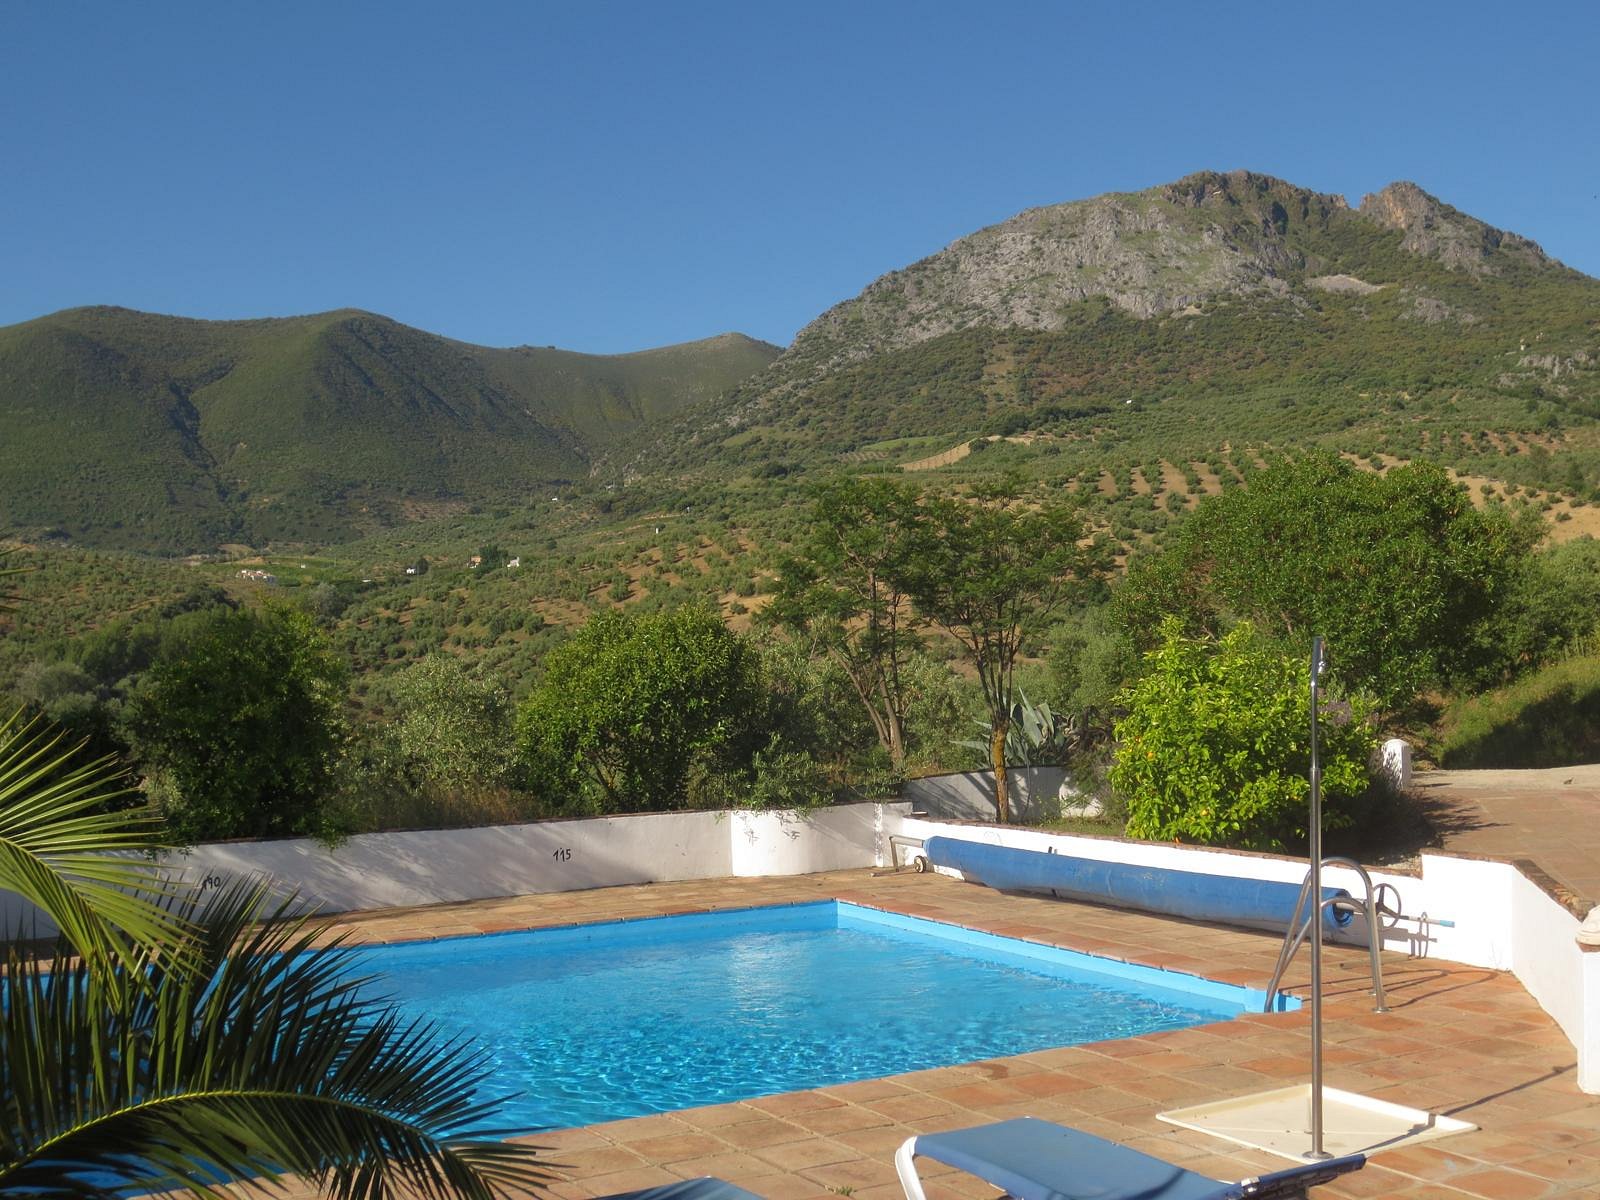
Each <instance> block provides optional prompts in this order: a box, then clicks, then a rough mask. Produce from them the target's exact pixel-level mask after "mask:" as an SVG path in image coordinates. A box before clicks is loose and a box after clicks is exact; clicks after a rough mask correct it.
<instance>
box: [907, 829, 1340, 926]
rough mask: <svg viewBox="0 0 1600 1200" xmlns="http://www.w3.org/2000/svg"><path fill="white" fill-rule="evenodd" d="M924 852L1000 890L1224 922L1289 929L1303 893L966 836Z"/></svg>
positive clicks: (1335, 893)
mask: <svg viewBox="0 0 1600 1200" xmlns="http://www.w3.org/2000/svg"><path fill="white" fill-rule="evenodd" d="M922 853H923V854H924V856H926V858H927V860H928V861H929V862H930V863H932V864H933V865H934V866H936V867H950V868H953V869H955V870H957V871H960V872H961V874H962V875H963V876H964V877H965V878H967V879H971V880H975V881H977V882H978V883H984V884H987V885H988V886H990V887H992V888H995V889H996V890H998V891H1004V892H1048V893H1049V894H1051V895H1053V896H1059V897H1061V898H1063V899H1067V900H1087V901H1090V902H1091V903H1094V904H1114V905H1118V906H1120V907H1123V908H1137V909H1142V910H1144V911H1145V912H1157V913H1166V914H1168V915H1170V916H1174V917H1187V918H1189V919H1190V920H1195V921H1216V922H1218V923H1220V924H1224V925H1248V926H1267V927H1270V928H1272V929H1275V930H1284V929H1287V928H1288V927H1289V922H1290V920H1291V919H1292V918H1293V916H1294V908H1295V902H1296V901H1297V900H1298V899H1299V897H1300V887H1299V885H1298V884H1293V883H1279V882H1276V881H1273V880H1270V879H1241V878H1238V877H1236V876H1232V875H1207V874H1203V873H1201V872H1198V871H1174V870H1170V869H1169V868H1166V867H1143V866H1137V865H1135V864H1133V863H1113V862H1102V861H1100V860H1099V859H1095V858H1073V857H1070V856H1069V855H1065V854H1051V853H1048V852H1046V851H1042V850H1018V849H1015V848H1013V847H1010V846H995V845H989V844H986V843H984V842H969V841H966V840H964V839H962V838H948V837H931V838H929V839H928V840H927V841H926V842H925V843H924V844H923V847H922ZM1322 897H1323V899H1324V900H1328V899H1334V898H1340V899H1346V900H1348V899H1349V898H1350V893H1349V892H1347V891H1345V890H1344V889H1343V888H1323V889H1322ZM1322 912H1323V927H1324V928H1325V929H1326V930H1328V931H1329V932H1330V933H1331V932H1333V931H1334V930H1335V929H1338V928H1340V927H1342V926H1345V925H1348V924H1349V923H1350V917H1351V914H1350V913H1349V912H1347V911H1345V910H1343V909H1340V908H1334V907H1331V906H1330V907H1326V908H1324V909H1323V910H1322ZM1303 919H1304V918H1303V917H1302V920H1303Z"/></svg>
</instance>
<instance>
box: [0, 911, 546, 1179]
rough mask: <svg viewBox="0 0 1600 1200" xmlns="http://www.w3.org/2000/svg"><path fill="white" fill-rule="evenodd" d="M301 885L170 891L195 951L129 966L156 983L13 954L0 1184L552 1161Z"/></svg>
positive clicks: (449, 1173)
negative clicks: (518, 1135) (389, 1001)
mask: <svg viewBox="0 0 1600 1200" xmlns="http://www.w3.org/2000/svg"><path fill="white" fill-rule="evenodd" d="M292 903H293V902H292V901H281V902H278V903H277V905H276V907H269V905H268V902H267V899H266V893H265V891H264V890H262V889H261V888H259V887H245V886H235V887H232V888H229V889H226V890H225V891H224V892H223V893H222V894H221V895H219V896H217V897H216V898H215V899H213V900H212V901H211V903H210V904H209V905H208V906H206V907H205V908H204V909H202V908H201V903H200V901H199V900H198V899H186V900H184V901H183V902H182V903H179V904H176V905H175V906H174V912H175V915H176V916H178V917H179V918H180V919H181V920H182V921H183V922H184V923H185V925H187V926H190V927H191V933H190V934H189V937H188V942H189V945H188V947H187V949H188V952H187V953H186V954H184V955H181V956H173V955H171V954H167V953H160V952H154V951H144V952H143V957H142V959H140V960H139V961H136V962H131V963H129V964H127V965H125V966H121V967H119V968H118V970H119V971H125V972H127V973H130V974H134V975H137V976H139V977H141V978H143V979H145V980H146V981H147V984H148V986H142V987H128V986H110V987H107V986H105V985H104V984H103V983H102V982H101V981H100V980H99V979H98V978H97V973H96V972H95V971H94V970H92V969H90V968H89V967H88V966H87V965H82V964H79V965H72V966H68V967H66V968H58V969H57V970H56V971H55V972H54V973H53V974H51V975H49V976H47V975H46V973H45V972H44V970H43V969H42V968H40V967H38V966H35V965H32V964H29V963H28V962H26V961H23V960H21V959H20V958H19V957H18V956H16V955H13V956H12V961H11V963H10V968H11V969H10V970H9V972H8V973H7V974H6V975H5V976H4V977H3V978H0V1103H4V1104H5V1105H7V1106H8V1108H9V1109H10V1111H9V1112H8V1113H7V1119H6V1120H5V1121H4V1123H3V1124H4V1129H3V1130H0V1137H3V1138H4V1139H5V1140H4V1143H3V1144H0V1196H10V1195H24V1194H26V1195H39V1196H62V1197H66V1196H74V1197H82V1196H95V1197H109V1196H111V1195H112V1194H114V1193H118V1192H121V1193H124V1194H126V1193H127V1192H128V1191H129V1190H130V1189H131V1190H144V1191H154V1190H168V1189H170V1190H177V1191H188V1192H191V1193H194V1194H202V1195H203V1194H207V1193H208V1192H209V1191H210V1190H211V1189H214V1188H216V1187H218V1186H220V1185H222V1184H225V1183H228V1182H231V1181H234V1180H239V1179H243V1178H251V1177H257V1178H262V1179H266V1180H269V1181H270V1180H277V1179H280V1178H282V1177H283V1176H285V1175H296V1176H301V1177H304V1178H306V1179H308V1180H310V1181H312V1182H314V1183H315V1184H316V1185H317V1187H318V1188H319V1189H320V1190H321V1191H322V1192H324V1193H325V1194H328V1195H332V1196H335V1197H340V1198H352V1200H354V1198H367V1197H372V1198H374V1200H376V1198H380V1197H388V1196H392V1195H396V1194H399V1193H400V1191H402V1190H403V1191H404V1192H405V1193H406V1194H410V1195H416V1196H420V1197H424V1198H431V1197H445V1196H459V1197H470V1198H473V1200H479V1198H482V1200H487V1198H488V1197H491V1196H493V1195H496V1194H499V1193H502V1192H505V1191H507V1190H509V1189H512V1188H521V1187H529V1186H532V1185H533V1184H534V1183H536V1182H537V1181H538V1180H540V1179H541V1178H543V1173H542V1172H541V1171H540V1169H539V1167H538V1165H537V1163H536V1161H535V1159H534V1157H533V1154H534V1151H533V1149H532V1148H531V1147H528V1146H518V1145H512V1144H509V1143H505V1142H501V1141H497V1140H494V1135H495V1133H496V1132H501V1133H503V1132H505V1131H494V1130H489V1129H486V1128H485V1125H486V1123H487V1122H488V1121H489V1119H490V1118H491V1117H492V1114H493V1112H494V1111H495V1108H496V1102H493V1101H486V1100H482V1099H478V1098H477V1090H478V1088H479V1087H480V1086H481V1085H482V1084H484V1083H485V1082H486V1081H487V1079H488V1077H489V1074H490V1067H489V1064H488V1062H487V1060H486V1058H485V1057H484V1056H483V1055H482V1054H480V1053H477V1052H474V1051H471V1050H470V1049H468V1048H467V1047H465V1046H464V1045H462V1044H461V1043H459V1042H455V1041H450V1040H447V1039H445V1038H442V1037H441V1036H440V1035H439V1033H438V1031H437V1030H436V1029H435V1028H434V1027H433V1026H431V1025H429V1024H427V1023H417V1022H407V1021H405V1020H403V1019H402V1018H401V1017H400V1016H398V1015H397V1014H396V1013H395V1012H394V1011H393V1010H392V1009H390V1008H388V1007H387V1006H385V1005H384V1004H383V1003H382V1002H381V1001H379V1000H377V999H374V998H373V996H372V992H371V987H370V982H371V981H370V980H365V979H362V978H360V977H358V976H356V975H354V974H352V972H351V967H352V965H353V964H352V962H351V960H350V951H349V950H348V949H345V948H342V947H337V946H336V947H334V948H332V949H329V950H314V949H313V946H312V940H313V934H312V932H311V931H310V930H309V929H308V928H307V926H306V925H305V923H304V919H303V918H300V917H294V916H292V915H291V907H290V906H291V904H292Z"/></svg>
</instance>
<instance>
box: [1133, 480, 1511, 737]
mask: <svg viewBox="0 0 1600 1200" xmlns="http://www.w3.org/2000/svg"><path fill="white" fill-rule="evenodd" d="M1538 532H1539V530H1538V528H1537V527H1536V526H1535V525H1532V524H1529V523H1527V522H1526V521H1524V522H1521V523H1519V522H1517V521H1514V520H1512V519H1511V518H1510V517H1509V516H1508V515H1507V514H1506V513H1504V512H1503V511H1499V510H1495V509H1489V510H1484V511H1479V510H1477V509H1475V508H1474V507H1473V506H1472V502H1471V498H1470V497H1469V496H1468V495H1467V493H1466V492H1465V491H1464V490H1463V489H1462V488H1460V487H1458V486H1457V485H1456V484H1454V483H1453V482H1451V480H1450V478H1449V476H1448V475H1446V474H1445V472H1444V470H1443V469H1442V468H1440V467H1437V466H1434V465H1432V464H1425V463H1418V464H1413V465H1411V466H1407V467H1400V468H1397V469H1395V470H1392V471H1390V472H1388V473H1387V474H1384V475H1381V476H1380V475H1373V474H1369V473H1366V472H1362V471H1358V470H1356V469H1355V468H1354V467H1352V466H1351V465H1350V464H1349V463H1347V462H1344V461H1343V460H1341V459H1339V458H1338V457H1336V456H1334V455H1332V454H1327V453H1322V452H1318V453H1314V454H1309V455H1307V456H1306V457H1304V458H1302V459H1299V460H1296V461H1293V462H1284V463H1280V464H1277V465H1275V466H1273V467H1271V468H1269V469H1267V470H1263V471H1260V472H1257V473H1256V474H1255V475H1254V476H1253V477H1252V478H1251V480H1250V485H1249V487H1247V488H1238V489H1235V490H1233V491H1231V492H1229V493H1227V494H1226V495H1222V496H1216V497H1211V498H1209V499H1207V500H1205V501H1204V502H1202V503H1201V505H1200V506H1199V507H1198V508H1197V509H1196V510H1195V512H1194V513H1193V515H1192V516H1190V517H1189V519H1188V520H1186V521H1185V522H1184V523H1183V525H1181V526H1180V527H1179V529H1178V530H1177V532H1176V534H1175V535H1174V538H1173V540H1172V541H1171V543H1170V544H1169V545H1168V546H1167V548H1165V549H1164V550H1162V551H1160V552H1159V553H1157V554H1155V555H1153V556H1151V557H1148V558H1145V559H1143V560H1141V561H1140V562H1138V563H1136V564H1135V566H1134V567H1133V568H1132V569H1130V571H1129V574H1128V578H1127V580H1126V582H1125V583H1124V585H1123V586H1122V587H1121V588H1119V589H1118V593H1117V596H1116V601H1115V603H1116V607H1117V610H1118V612H1119V614H1120V616H1121V617H1122V619H1123V620H1125V621H1126V623H1127V624H1128V626H1129V627H1130V628H1131V629H1132V630H1133V631H1135V633H1136V635H1137V636H1138V637H1139V638H1140V639H1141V641H1142V644H1143V645H1144V646H1146V647H1148V646H1150V645H1151V644H1153V642H1154V640H1155V638H1156V635H1157V630H1158V629H1159V628H1160V627H1161V622H1162V620H1163V619H1164V618H1165V617H1167V616H1176V617H1178V618H1179V619H1180V620H1181V621H1182V623H1183V625H1184V627H1185V628H1186V629H1187V630H1188V631H1189V632H1191V633H1198V632H1202V631H1209V632H1212V633H1216V632H1220V631H1221V630H1222V629H1224V628H1226V627H1227V626H1228V624H1229V623H1230V622H1231V621H1233V620H1240V619H1246V620H1250V621H1252V622H1254V623H1255V625H1256V626H1257V628H1259V629H1260V630H1261V631H1262V632H1263V633H1264V634H1266V635H1268V636H1270V637H1273V638H1276V639H1279V640H1280V641H1283V642H1285V643H1294V642H1297V641H1303V640H1306V639H1309V638H1310V636H1311V635H1312V634H1313V633H1320V634H1324V635H1325V636H1327V637H1328V639H1329V641H1330V643H1331V644H1333V645H1336V646H1337V648H1338V653H1339V671H1340V675H1341V677H1342V678H1344V679H1345V680H1348V681H1350V682H1351V683H1352V684H1353V685H1355V686H1359V687H1361V688H1364V689H1369V690H1371V691H1372V692H1373V693H1375V694H1376V695H1377V696H1378V697H1379V698H1380V699H1381V700H1382V702H1383V703H1384V704H1385V705H1386V706H1388V707H1390V708H1395V707H1400V706H1403V705H1404V704H1406V703H1408V702H1409V701H1410V700H1411V699H1412V698H1414V697H1415V696H1416V695H1417V693H1418V692H1419V691H1420V690H1421V689H1423V688H1424V687H1427V686H1430V685H1433V684H1437V683H1441V682H1445V681H1448V680H1451V679H1453V678H1457V677H1460V676H1462V675H1463V674H1469V673H1471V672H1473V671H1477V670H1481V669H1482V667H1483V661H1484V656H1485V655H1486V654H1488V653H1490V651H1488V650H1486V646H1488V645H1490V644H1492V643H1493V642H1494V641H1495V638H1494V637H1493V636H1492V634H1490V633H1488V632H1486V627H1488V626H1491V625H1492V624H1493V622H1495V621H1496V619H1497V618H1498V615H1499V612H1500V606H1501V604H1502V602H1503V601H1504V600H1505V598H1506V597H1507V596H1508V595H1509V594H1510V592H1511V591H1512V588H1513V586H1514V583H1515V581H1516V578H1517V575H1518V571H1519V569H1520V567H1521V564H1522V562H1523V561H1524V559H1525V558H1526V556H1527V554H1528V552H1529V549H1530V547H1531V545H1532V543H1533V541H1534V540H1535V539H1536V537H1537V536H1538Z"/></svg>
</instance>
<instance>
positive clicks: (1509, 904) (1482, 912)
mask: <svg viewBox="0 0 1600 1200" xmlns="http://www.w3.org/2000/svg"><path fill="white" fill-rule="evenodd" d="M885 832H886V834H890V835H896V834H898V835H903V836H906V837H912V838H930V837H934V836H943V837H952V838H963V839H965V840H967V841H973V842H983V843H985V844H989V845H998V846H1009V847H1013V848H1016V849H1020V850H1046V849H1048V848H1050V847H1054V849H1055V852H1056V853H1057V854H1065V855H1071V856H1075V857H1080V858H1094V859H1099V860H1100V861H1102V862H1118V863H1129V864H1133V865H1137V866H1148V867H1165V868H1168V869H1170V870H1175V871H1194V872H1199V873H1202V874H1212V875H1229V876H1232V877H1234V878H1245V879H1270V880H1277V881H1280V882H1285V883H1292V884H1295V885H1299V884H1301V883H1303V882H1304V880H1305V875H1306V864H1305V863H1304V862H1303V861H1298V860H1295V859H1288V858H1275V857H1269V856H1264V855H1257V854H1244V853H1237V852H1232V851H1225V850H1207V849H1201V848H1198V847H1190V846H1168V845H1164V844H1157V843H1151V842H1122V841H1112V840H1107V839H1103V838H1091V837H1079V836H1074V835H1071V834H1052V833H1046V832H1043V831H1040V830H1031V829H1015V828H1008V827H999V826H992V825H966V824H953V823H949V822H942V821H932V820H921V819H917V818H912V817H906V816H899V815H891V819H890V820H889V821H887V822H886V825H885ZM907 855H908V851H906V850H904V849H902V850H901V851H900V860H901V861H902V862H905V861H907ZM942 873H944V874H950V875H957V876H959V872H955V871H942ZM1368 873H1369V874H1370V875H1371V877H1372V882H1373V884H1374V885H1378V884H1388V885H1390V886H1392V887H1393V888H1394V889H1395V893H1396V894H1397V896H1398V902H1394V899H1393V897H1391V898H1390V899H1391V907H1395V908H1398V909H1399V910H1400V911H1401V912H1403V913H1405V914H1407V915H1408V916H1413V917H1415V916H1421V915H1422V914H1424V913H1426V914H1428V915H1429V916H1431V917H1432V918H1433V919H1434V920H1445V921H1452V922H1454V926H1453V927H1445V926H1440V925H1427V926H1425V927H1424V926H1422V925H1420V924H1419V923H1417V922H1415V921H1406V922H1400V923H1398V924H1397V925H1396V926H1395V927H1394V928H1389V929H1385V930H1384V931H1383V941H1382V945H1383V947H1384V948H1385V949H1387V950H1395V951H1401V952H1404V953H1408V954H1410V955H1412V956H1413V957H1419V958H1440V959H1445V960H1448V961H1450V962H1459V963H1467V964H1469V965H1472V966H1480V967H1488V968H1492V969H1494V970H1501V971H1511V972H1513V973H1514V974H1515V975H1516V976H1517V979H1518V980H1519V981H1520V982H1521V983H1522V986H1523V987H1525V988H1526V989H1527V990H1528V994H1529V995H1531V996H1532V997H1533V998H1534V999H1535V1000H1536V1001H1538V1002H1539V1005H1540V1007H1542V1008H1543V1009H1544V1010H1545V1011H1546V1012H1547V1013H1549V1014H1550V1016H1551V1017H1552V1018H1553V1019H1554V1020H1555V1022H1556V1024H1557V1025H1559V1026H1560V1027H1561V1030H1562V1032H1563V1033H1565V1034H1566V1035H1567V1038H1568V1039H1569V1040H1570V1041H1571V1042H1572V1044H1573V1046H1574V1047H1575V1048H1576V1049H1577V1051H1578V1086H1579V1087H1580V1088H1581V1089H1582V1090H1583V1091H1585V1092H1591V1093H1600V950H1585V949H1584V948H1582V947H1581V946H1579V945H1578V942H1577V940H1576V939H1577V933H1578V927H1579V925H1580V923H1581V922H1580V921H1579V919H1578V918H1577V917H1575V916H1573V915H1572V913H1570V912H1568V911H1567V909H1566V908H1564V907H1563V906H1562V905H1561V904H1559V903H1557V902H1556V901H1555V900H1554V899H1552V898H1551V897H1550V896H1548V895H1547V894H1546V893H1545V892H1544V890H1543V889H1542V888H1540V887H1539V886H1538V884H1536V883H1534V882H1533V881H1532V880H1530V879H1528V878H1527V877H1526V876H1525V875H1523V874H1522V872H1521V871H1519V870H1518V869H1517V868H1516V867H1514V866H1512V865H1511V864H1510V863H1502V862H1492V861H1486V860H1482V859H1471V858H1456V857H1453V856H1449V855H1443V854H1424V855H1422V872H1421V874H1420V875H1403V874H1398V873H1395V872H1387V871H1370V872H1368ZM1323 886H1325V887H1342V888H1346V889H1348V890H1349V891H1350V892H1351V893H1352V894H1354V895H1360V893H1361V883H1360V878H1359V877H1358V876H1357V875H1356V874H1355V872H1353V871H1351V870H1349V869H1347V868H1339V867H1330V868H1328V869H1326V870H1325V871H1324V873H1323ZM1337 940H1339V941H1341V942H1350V943H1354V944H1359V945H1365V944H1366V922H1365V921H1364V920H1363V919H1362V918H1361V917H1359V916H1358V917H1356V918H1355V920H1354V921H1352V922H1351V924H1350V925H1349V926H1348V927H1346V928H1345V929H1343V930H1341V931H1340V933H1339V935H1338V939H1337ZM1263 983H1265V981H1264V980H1263Z"/></svg>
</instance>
